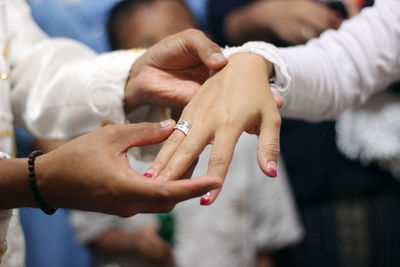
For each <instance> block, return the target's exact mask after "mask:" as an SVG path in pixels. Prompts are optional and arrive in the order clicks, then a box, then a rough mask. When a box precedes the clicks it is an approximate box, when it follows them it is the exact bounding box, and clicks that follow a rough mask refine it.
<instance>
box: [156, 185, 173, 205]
mask: <svg viewBox="0 0 400 267" xmlns="http://www.w3.org/2000/svg"><path fill="white" fill-rule="evenodd" d="M171 197H172V194H171V191H170V190H169V189H168V188H165V187H164V188H161V189H160V190H159V191H158V196H157V199H158V201H159V203H163V204H165V205H169V202H170V201H171Z"/></svg>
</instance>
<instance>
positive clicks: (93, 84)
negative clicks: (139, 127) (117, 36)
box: [4, 0, 141, 139]
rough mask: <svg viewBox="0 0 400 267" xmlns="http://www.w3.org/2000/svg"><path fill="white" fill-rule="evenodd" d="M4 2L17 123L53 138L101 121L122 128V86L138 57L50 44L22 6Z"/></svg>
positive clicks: (9, 0) (74, 133)
mask: <svg viewBox="0 0 400 267" xmlns="http://www.w3.org/2000/svg"><path fill="white" fill-rule="evenodd" d="M4 1H5V2H6V9H7V12H6V20H7V21H6V22H7V30H8V31H9V34H10V36H12V38H11V43H10V49H9V62H10V65H11V73H12V84H13V88H12V101H13V103H12V108H13V113H14V116H15V121H16V123H18V124H21V125H23V126H24V125H25V126H26V127H28V129H29V130H30V131H31V132H32V133H34V134H35V135H36V136H38V137H45V138H55V139H66V138H70V137H75V136H77V135H80V134H82V133H86V132H88V131H92V130H95V129H98V128H99V127H100V126H101V122H102V121H104V120H109V121H113V122H115V123H124V122H125V115H124V112H123V97H124V87H125V83H126V79H127V77H128V73H129V69H130V68H131V66H132V63H133V62H134V60H135V59H136V58H137V57H138V56H139V55H141V53H134V52H133V51H117V52H113V53H107V54H104V55H101V56H97V55H96V54H95V53H94V52H93V51H92V50H90V49H89V48H87V47H86V46H84V45H82V44H80V43H78V42H75V41H72V40H67V39H50V38H48V37H47V36H46V35H45V34H44V33H43V32H42V31H41V30H40V29H39V28H38V26H37V25H36V24H34V22H33V21H32V18H31V16H30V13H29V12H30V11H29V8H28V6H27V4H26V3H25V2H24V1H22V0H4Z"/></svg>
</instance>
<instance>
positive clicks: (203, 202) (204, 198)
mask: <svg viewBox="0 0 400 267" xmlns="http://www.w3.org/2000/svg"><path fill="white" fill-rule="evenodd" d="M210 195H211V192H208V193H207V194H205V195H203V196H202V197H201V198H200V205H202V206H208V205H209V204H210Z"/></svg>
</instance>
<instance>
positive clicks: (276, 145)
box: [257, 139, 280, 157]
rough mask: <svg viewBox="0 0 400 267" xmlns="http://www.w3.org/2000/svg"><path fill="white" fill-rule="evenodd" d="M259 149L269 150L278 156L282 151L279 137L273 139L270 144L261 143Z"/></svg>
mask: <svg viewBox="0 0 400 267" xmlns="http://www.w3.org/2000/svg"><path fill="white" fill-rule="evenodd" d="M257 149H258V150H262V151H267V152H268V153H269V154H271V155H272V156H274V157H278V156H279V153H280V146H279V140H278V139H274V140H271V142H270V143H268V144H264V145H259V146H258V147H257Z"/></svg>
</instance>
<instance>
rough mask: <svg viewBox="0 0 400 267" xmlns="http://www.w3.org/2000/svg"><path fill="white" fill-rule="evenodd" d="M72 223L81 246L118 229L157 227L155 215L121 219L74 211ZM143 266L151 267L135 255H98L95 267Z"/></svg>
mask: <svg viewBox="0 0 400 267" xmlns="http://www.w3.org/2000/svg"><path fill="white" fill-rule="evenodd" d="M70 221H71V224H72V226H73V227H74V230H75V233H76V237H77V239H78V241H79V242H80V243H81V244H84V245H88V244H90V243H92V242H93V241H95V240H97V239H98V238H100V237H101V236H102V235H103V234H104V233H105V232H106V231H107V230H111V229H118V230H121V231H126V232H137V231H141V230H143V229H144V228H146V227H151V226H156V225H157V224H158V221H157V218H156V217H155V215H153V214H137V215H135V216H134V217H131V218H121V217H117V216H113V215H107V214H102V213H95V212H83V211H72V212H71V213H70ZM109 265H112V266H119V267H129V266H143V267H151V266H154V265H153V264H147V263H145V262H143V261H142V260H141V259H140V258H138V257H135V256H134V255H133V254H132V255H130V256H129V257H124V256H121V255H100V254H96V258H95V266H97V267H106V266H109Z"/></svg>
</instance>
